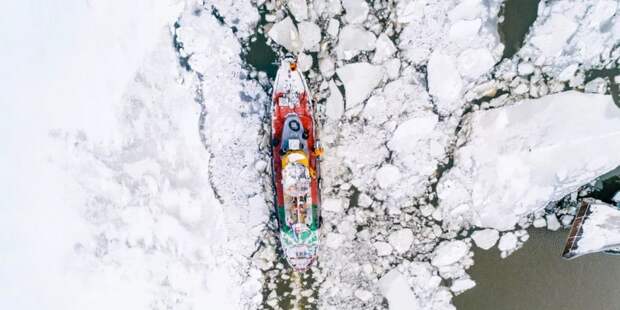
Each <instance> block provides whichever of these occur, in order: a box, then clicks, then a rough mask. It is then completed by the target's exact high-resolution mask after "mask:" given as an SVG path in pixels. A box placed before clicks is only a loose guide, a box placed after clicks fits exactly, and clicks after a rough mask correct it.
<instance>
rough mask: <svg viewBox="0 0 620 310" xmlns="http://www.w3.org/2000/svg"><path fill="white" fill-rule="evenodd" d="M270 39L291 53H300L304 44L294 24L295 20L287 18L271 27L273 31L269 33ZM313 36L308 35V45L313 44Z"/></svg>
mask: <svg viewBox="0 0 620 310" xmlns="http://www.w3.org/2000/svg"><path fill="white" fill-rule="evenodd" d="M267 34H268V35H269V37H270V38H271V39H272V40H274V41H275V42H276V43H278V44H280V45H282V46H283V47H284V48H286V49H287V50H289V51H291V52H298V51H299V50H300V49H301V47H302V43H301V40H300V38H299V32H298V31H297V27H296V26H295V24H294V23H293V19H292V18H290V17H287V18H285V19H283V20H281V21H279V22H277V23H276V24H274V25H273V27H271V30H269V32H268V33H267ZM312 39H313V38H312V36H311V35H307V36H306V40H307V42H308V43H306V44H308V45H310V44H311V42H312Z"/></svg>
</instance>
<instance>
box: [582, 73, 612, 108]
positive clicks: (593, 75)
mask: <svg viewBox="0 0 620 310" xmlns="http://www.w3.org/2000/svg"><path fill="white" fill-rule="evenodd" d="M618 75H620V68H613V69H592V70H589V71H587V72H586V83H587V82H590V81H592V80H594V79H595V78H598V77H601V78H605V79H607V81H608V82H609V93H610V94H611V97H612V98H613V99H614V103H616V105H617V106H618V108H620V83H616V82H615V80H614V78H615V77H616V76H618Z"/></svg>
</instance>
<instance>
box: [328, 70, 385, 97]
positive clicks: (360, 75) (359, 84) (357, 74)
mask: <svg viewBox="0 0 620 310" xmlns="http://www.w3.org/2000/svg"><path fill="white" fill-rule="evenodd" d="M336 74H338V77H339V78H340V80H341V81H342V83H344V93H345V103H346V105H347V108H351V107H353V106H356V105H358V104H360V103H362V102H363V101H364V100H365V99H366V98H368V95H370V93H371V92H372V91H373V90H374V88H375V87H377V86H378V85H379V82H381V80H382V79H383V68H382V67H380V66H375V65H371V64H369V63H364V62H359V63H352V64H348V65H345V66H342V67H340V68H338V69H336Z"/></svg>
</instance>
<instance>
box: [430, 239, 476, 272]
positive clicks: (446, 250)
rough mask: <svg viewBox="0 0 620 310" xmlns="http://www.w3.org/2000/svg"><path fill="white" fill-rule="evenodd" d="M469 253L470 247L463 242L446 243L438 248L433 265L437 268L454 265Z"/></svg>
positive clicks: (432, 261)
mask: <svg viewBox="0 0 620 310" xmlns="http://www.w3.org/2000/svg"><path fill="white" fill-rule="evenodd" d="M468 251H469V245H468V244H467V243H465V242H464V241H461V240H454V241H444V242H442V243H440V244H439V245H438V246H437V249H436V250H435V252H434V253H435V255H434V256H433V259H432V260H431V264H433V265H434V266H437V267H442V266H448V265H452V264H454V263H456V262H458V261H459V260H461V259H462V258H463V257H464V256H465V255H466V254H467V252H468Z"/></svg>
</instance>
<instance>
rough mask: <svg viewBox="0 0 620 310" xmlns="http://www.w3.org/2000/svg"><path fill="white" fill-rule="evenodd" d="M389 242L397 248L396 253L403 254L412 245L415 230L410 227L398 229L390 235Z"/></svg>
mask: <svg viewBox="0 0 620 310" xmlns="http://www.w3.org/2000/svg"><path fill="white" fill-rule="evenodd" d="M388 242H389V243H390V245H391V246H392V247H393V248H394V250H396V253H399V254H403V253H405V252H407V251H408V250H409V248H410V247H411V243H412V242H413V232H412V231H411V229H408V228H404V229H400V230H397V231H395V232H392V233H391V234H390V235H389V236H388Z"/></svg>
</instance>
